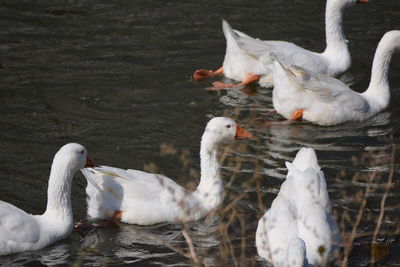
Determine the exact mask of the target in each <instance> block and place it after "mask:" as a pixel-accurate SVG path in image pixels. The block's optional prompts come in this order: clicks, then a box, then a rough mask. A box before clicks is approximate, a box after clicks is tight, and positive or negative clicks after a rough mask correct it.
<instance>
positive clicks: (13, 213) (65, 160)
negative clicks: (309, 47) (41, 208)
mask: <svg viewBox="0 0 400 267" xmlns="http://www.w3.org/2000/svg"><path fill="white" fill-rule="evenodd" d="M90 166H93V164H92V162H91V160H90V159H88V158H87V151H86V148H84V147H83V146H81V145H79V144H74V143H70V144H66V145H64V146H63V147H62V148H61V149H60V150H59V151H58V152H57V153H56V155H55V156H54V160H53V164H52V166H51V172H50V178H49V186H48V190H47V208H46V211H45V213H44V214H43V215H31V214H28V213H26V212H25V211H23V210H21V209H19V208H17V207H15V206H14V205H12V204H10V203H7V202H3V201H0V255H6V254H11V253H16V252H22V251H27V250H38V249H41V248H43V247H45V246H47V245H49V244H51V243H53V242H55V241H57V240H60V239H63V238H65V237H67V236H68V235H69V234H70V233H71V231H72V229H73V215H72V207H71V182H72V178H73V176H74V174H75V172H77V171H78V170H79V169H82V168H84V167H90Z"/></svg>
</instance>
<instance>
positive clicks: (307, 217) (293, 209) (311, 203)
mask: <svg viewBox="0 0 400 267" xmlns="http://www.w3.org/2000/svg"><path fill="white" fill-rule="evenodd" d="M286 167H287V168H288V174H287V177H286V180H285V182H284V183H283V184H282V186H281V189H280V191H279V193H278V196H277V197H276V198H275V199H274V201H273V202H272V205H271V208H270V209H269V210H268V211H267V212H266V213H265V215H264V216H263V217H262V218H261V219H260V221H259V222H258V227H257V232H256V246H257V250H258V254H259V255H260V256H261V257H263V258H265V259H266V260H268V261H270V262H272V263H273V265H274V266H291V267H294V266H299V267H303V266H326V265H327V263H328V261H329V257H330V256H331V255H332V254H334V252H336V249H338V246H339V245H340V242H341V238H340V233H339V230H338V227H337V224H336V222H335V220H334V218H333V216H332V213H331V204H330V201H329V196H328V192H327V189H326V182H325V177H324V173H323V172H322V171H321V169H320V167H319V165H318V161H317V156H316V155H315V152H314V150H313V149H312V148H302V149H300V151H299V152H298V153H297V155H296V158H295V159H294V160H293V162H292V163H289V162H286Z"/></svg>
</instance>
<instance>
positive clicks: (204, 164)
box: [82, 117, 251, 225]
mask: <svg viewBox="0 0 400 267" xmlns="http://www.w3.org/2000/svg"><path fill="white" fill-rule="evenodd" d="M250 137H251V135H250V134H249V133H248V132H246V131H245V130H243V129H242V128H240V127H239V126H237V125H236V123H235V122H234V121H233V120H232V119H230V118H224V117H217V118H213V119H212V120H210V121H209V122H208V124H207V127H206V129H205V132H204V134H203V137H202V139H201V148H200V164H201V178H200V184H199V185H198V187H197V189H196V190H195V191H193V192H191V191H188V190H186V189H185V188H183V187H181V186H180V185H178V184H177V183H175V182H174V181H173V180H171V179H170V178H167V177H165V176H162V175H159V174H152V173H146V172H142V171H137V170H129V169H128V170H124V169H119V168H113V167H107V166H101V167H96V168H88V169H83V170H82V173H83V174H84V175H85V177H86V178H87V180H88V185H87V187H86V193H87V194H88V200H87V203H88V215H89V216H90V217H92V218H97V219H110V218H114V219H120V220H121V221H122V222H126V223H132V224H140V225H150V224H156V223H160V222H185V221H191V220H198V219H200V218H201V217H203V216H205V215H206V214H207V213H208V212H210V211H211V210H213V209H215V208H217V207H218V206H219V205H220V204H221V202H222V200H223V184H222V180H221V175H220V165H219V163H218V157H217V156H218V149H219V147H220V146H221V145H222V144H223V143H224V142H225V141H231V140H233V139H234V138H250Z"/></svg>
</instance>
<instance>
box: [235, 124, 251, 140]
mask: <svg viewBox="0 0 400 267" xmlns="http://www.w3.org/2000/svg"><path fill="white" fill-rule="evenodd" d="M252 137H253V136H252V135H251V133H249V132H248V131H246V130H245V129H243V128H241V127H239V126H237V125H236V135H235V138H236V139H248V138H252Z"/></svg>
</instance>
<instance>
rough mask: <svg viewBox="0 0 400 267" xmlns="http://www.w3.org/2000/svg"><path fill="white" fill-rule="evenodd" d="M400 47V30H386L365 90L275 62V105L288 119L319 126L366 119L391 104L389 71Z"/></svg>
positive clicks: (278, 60) (278, 61)
mask: <svg viewBox="0 0 400 267" xmlns="http://www.w3.org/2000/svg"><path fill="white" fill-rule="evenodd" d="M399 50H400V31H398V30H397V31H390V32H387V33H386V34H385V35H384V36H383V37H382V39H381V41H380V42H379V44H378V47H377V49H376V52H375V56H374V61H373V64H372V72H371V81H370V84H369V86H368V89H367V90H365V91H364V92H363V93H357V92H355V91H353V90H351V89H350V88H349V87H348V86H347V85H346V84H344V83H343V82H341V81H339V80H337V79H335V78H332V77H329V76H327V75H323V74H317V73H314V72H311V71H308V70H305V69H303V68H300V67H296V66H288V65H286V63H283V62H281V61H280V59H277V58H276V60H275V61H274V64H273V70H274V77H276V79H274V90H273V93H272V95H273V96H272V100H273V104H274V108H275V109H276V111H277V112H278V113H279V114H281V115H282V116H283V117H285V118H286V119H292V120H297V119H299V118H303V119H305V120H307V121H310V122H312V123H315V124H319V125H335V124H340V123H344V122H347V121H362V120H366V119H368V118H370V117H372V116H374V115H376V114H377V113H379V112H381V111H382V110H384V109H385V108H387V106H388V105H389V100H390V89H389V82H388V71H389V67H390V61H391V58H392V55H393V53H394V52H395V51H399Z"/></svg>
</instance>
